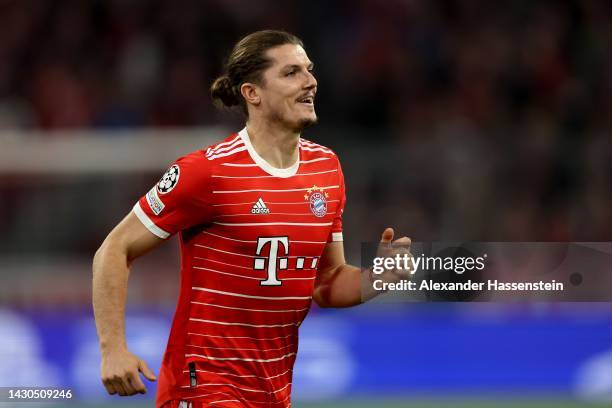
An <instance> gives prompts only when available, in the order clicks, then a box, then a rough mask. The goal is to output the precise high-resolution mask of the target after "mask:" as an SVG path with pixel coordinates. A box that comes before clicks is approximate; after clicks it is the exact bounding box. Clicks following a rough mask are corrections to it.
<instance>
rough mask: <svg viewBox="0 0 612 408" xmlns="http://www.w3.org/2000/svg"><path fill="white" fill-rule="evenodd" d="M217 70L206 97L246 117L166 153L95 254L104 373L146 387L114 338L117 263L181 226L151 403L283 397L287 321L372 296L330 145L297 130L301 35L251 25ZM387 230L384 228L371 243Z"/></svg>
mask: <svg viewBox="0 0 612 408" xmlns="http://www.w3.org/2000/svg"><path fill="white" fill-rule="evenodd" d="M225 69H226V70H225V74H224V75H222V76H221V77H220V78H218V79H217V80H216V81H215V82H214V83H213V85H212V87H211V93H212V97H213V100H214V101H215V102H216V103H218V104H221V105H223V106H226V107H232V106H238V107H240V108H241V109H242V110H243V112H244V113H245V115H246V118H247V121H246V127H245V128H244V129H242V130H241V131H239V132H238V133H235V134H233V135H231V136H229V137H227V138H226V139H225V140H223V141H221V142H219V143H217V144H215V145H212V146H210V147H207V148H205V149H203V150H198V151H195V152H193V153H190V154H187V155H186V156H183V157H182V158H180V159H178V160H177V161H176V162H175V163H174V164H172V165H171V166H170V168H169V169H168V171H167V172H166V173H165V174H164V176H163V177H162V178H161V180H160V181H159V183H157V185H156V186H154V187H153V188H152V189H151V190H150V191H149V192H148V193H146V194H145V195H144V196H143V197H142V198H141V199H140V200H139V201H138V202H137V203H136V205H135V206H134V208H133V210H132V212H130V213H129V214H128V215H127V216H126V217H125V218H124V219H123V220H122V221H121V222H120V223H119V224H118V225H117V226H116V227H115V228H114V229H113V231H112V232H111V233H110V234H109V235H108V237H107V238H106V239H105V241H104V243H103V244H102V246H101V247H100V249H99V250H98V251H97V253H96V255H95V257H94V263H93V271H94V279H93V304H94V313H95V318H96V325H97V329H98V336H99V340H100V347H101V352H102V364H101V375H102V381H103V383H104V385H105V387H106V389H107V391H108V393H110V394H116V393H117V394H119V395H132V394H135V393H144V392H145V391H146V389H145V386H144V384H143V382H142V380H141V378H140V374H139V372H142V373H143V375H144V376H145V377H146V378H147V379H148V380H151V381H153V380H155V379H156V378H155V375H154V374H153V372H152V371H151V370H150V369H149V368H148V367H147V365H146V364H145V362H144V361H143V360H141V359H140V358H138V357H137V356H135V355H134V354H132V353H130V351H128V347H127V345H126V341H125V327H124V325H125V316H124V313H125V298H126V292H127V281H128V274H129V266H130V264H131V262H132V261H134V260H135V259H136V258H138V257H140V256H142V255H143V254H145V253H146V252H148V251H150V250H151V249H153V248H154V247H156V246H157V245H159V244H160V243H161V242H163V241H164V240H165V239H167V238H168V237H170V236H171V235H173V234H179V235H180V247H181V276H182V279H181V288H180V294H179V301H178V305H177V309H176V314H175V316H174V322H173V325H172V329H171V333H170V337H169V341H168V345H167V349H166V352H165V355H164V358H163V363H162V368H161V372H160V380H159V385H158V393H157V407H172V408H174V407H193V408H199V407H204V406H219V407H279V408H280V407H289V406H290V397H291V378H292V369H293V364H294V361H295V358H296V353H297V349H298V341H297V340H298V327H299V326H300V324H301V322H302V320H303V319H304V318H305V317H306V314H307V313H308V309H309V308H310V305H311V302H312V300H314V301H315V302H316V303H317V304H318V305H319V306H321V307H346V306H352V305H357V304H359V303H361V302H362V300H363V299H364V298H368V297H371V296H372V294H371V293H364V294H362V293H361V270H360V268H358V267H355V266H350V265H347V264H346V262H345V258H344V250H343V245H342V241H343V237H342V211H343V209H344V203H345V193H344V179H343V175H342V169H341V168H340V164H339V161H338V157H337V156H336V155H335V154H334V152H332V151H331V150H330V149H328V148H326V147H323V146H321V145H319V144H316V143H314V142H311V141H308V140H305V139H302V138H301V137H300V133H301V131H302V130H303V129H304V128H305V127H307V126H309V125H312V124H314V123H316V121H317V116H316V114H315V109H314V100H315V95H316V92H317V81H316V79H315V77H314V75H313V64H312V62H311V61H310V60H309V59H308V56H307V54H306V52H305V50H304V47H303V44H302V42H301V40H299V39H298V38H296V37H295V36H293V35H291V34H288V33H285V32H280V31H270V30H266V31H259V32H255V33H252V34H250V35H248V36H246V37H244V38H243V39H242V40H240V41H239V42H238V43H237V44H236V46H235V47H234V49H233V52H232V53H231V55H230V57H229V59H228V61H227V64H226V67H225ZM392 240H393V230H392V229H391V228H387V229H386V230H385V231H384V232H383V237H382V242H384V243H386V244H388V243H391V242H392ZM395 242H398V243H408V244H409V242H410V240H409V239H408V238H406V237H403V238H401V239H399V240H396V241H395Z"/></svg>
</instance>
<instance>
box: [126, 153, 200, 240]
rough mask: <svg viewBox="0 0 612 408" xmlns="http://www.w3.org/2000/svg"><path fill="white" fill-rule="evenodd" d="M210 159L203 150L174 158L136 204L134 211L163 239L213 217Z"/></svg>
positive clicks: (150, 229)
mask: <svg viewBox="0 0 612 408" xmlns="http://www.w3.org/2000/svg"><path fill="white" fill-rule="evenodd" d="M209 163H210V162H209V161H208V160H206V158H205V157H204V154H203V153H202V152H201V151H196V152H193V153H190V154H188V155H186V156H183V157H181V158H180V159H178V160H177V161H176V162H174V163H173V164H172V165H171V166H170V167H169V168H168V170H167V171H166V172H165V173H164V175H163V176H162V178H161V179H160V180H159V182H158V183H157V184H156V185H155V186H153V188H152V189H151V190H149V192H147V193H146V194H145V195H144V196H143V197H141V198H140V200H138V202H137V203H136V205H134V209H133V211H134V213H135V214H136V216H137V217H138V219H139V220H140V221H141V222H142V223H143V224H144V225H145V227H147V229H148V230H149V231H151V232H152V233H153V234H155V235H157V236H158V237H160V238H162V239H166V238H168V237H169V236H171V235H173V234H175V233H177V232H179V231H182V230H185V229H187V228H189V227H192V226H194V225H198V224H202V223H205V222H207V221H209V219H210V217H211V216H210V213H211V211H210V208H211V206H210V195H211V187H210V164H209Z"/></svg>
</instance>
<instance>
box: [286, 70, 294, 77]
mask: <svg viewBox="0 0 612 408" xmlns="http://www.w3.org/2000/svg"><path fill="white" fill-rule="evenodd" d="M293 75H295V71H289V72H287V73H286V74H285V76H293Z"/></svg>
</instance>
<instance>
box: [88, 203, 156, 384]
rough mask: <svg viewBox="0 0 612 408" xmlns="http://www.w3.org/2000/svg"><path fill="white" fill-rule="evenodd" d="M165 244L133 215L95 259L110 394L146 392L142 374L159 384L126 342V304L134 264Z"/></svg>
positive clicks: (95, 295)
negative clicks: (161, 244)
mask: <svg viewBox="0 0 612 408" xmlns="http://www.w3.org/2000/svg"><path fill="white" fill-rule="evenodd" d="M161 242H163V240H162V239H160V238H158V237H156V236H155V235H153V234H152V233H151V232H149V230H147V228H146V227H145V226H144V225H143V224H142V223H141V222H140V220H138V218H137V217H136V215H135V214H134V213H133V212H130V213H129V214H128V215H127V216H126V217H125V218H124V219H123V220H122V221H121V222H120V223H119V224H118V225H117V226H116V227H115V228H114V229H113V230H112V231H111V233H110V234H108V236H107V237H106V239H105V240H104V242H103V243H102V246H100V248H99V249H98V250H97V251H96V255H95V256H94V260H93V309H94V316H95V320H96V327H97V330H98V337H99V340H100V351H101V354H102V365H101V375H102V382H103V383H104V386H105V387H106V390H107V391H108V393H109V394H115V393H117V394H119V395H133V394H135V393H137V392H139V393H143V394H144V393H145V392H146V388H145V386H144V384H143V382H142V381H141V379H140V375H139V374H138V372H139V371H140V372H142V373H143V374H144V376H145V377H146V378H147V379H148V380H150V381H155V374H153V372H152V371H151V370H150V369H149V367H147V365H146V363H145V362H144V361H143V360H141V359H139V358H138V357H136V356H135V355H133V354H132V353H130V352H129V351H128V348H127V344H126V341H125V301H126V295H127V285H128V276H129V272H130V265H131V263H132V261H134V260H135V259H136V258H138V257H139V256H141V255H143V254H145V253H146V252H148V251H150V250H151V249H153V248H154V247H156V246H157V245H159V244H160V243H161Z"/></svg>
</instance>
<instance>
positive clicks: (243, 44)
mask: <svg viewBox="0 0 612 408" xmlns="http://www.w3.org/2000/svg"><path fill="white" fill-rule="evenodd" d="M285 44H295V45H300V46H302V47H303V46H304V44H303V43H302V40H300V39H299V38H297V37H296V36H295V35H293V34H290V33H287V32H285V31H276V30H262V31H256V32H254V33H251V34H249V35H247V36H246V37H243V38H242V39H241V40H240V41H238V42H237V43H236V45H235V46H234V49H233V50H232V53H231V54H230V56H229V58H228V59H227V62H226V63H225V66H224V70H223V71H224V72H223V74H222V75H221V76H220V77H218V78H217V79H215V80H214V82H213V84H212V85H211V87H210V95H211V96H212V100H213V103H214V104H215V105H216V106H217V107H220V108H231V107H233V106H240V107H241V108H242V111H243V112H244V114H245V115H248V111H247V107H246V103H245V101H244V98H243V97H242V95H241V94H240V86H242V84H243V83H245V82H252V83H256V84H260V83H261V80H262V72H263V71H265V70H266V69H267V68H268V67H269V66H270V65H271V63H272V61H271V60H270V59H269V58H268V57H267V56H266V51H268V50H269V49H270V48H274V47H278V46H281V45H285Z"/></svg>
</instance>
